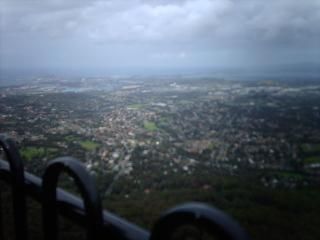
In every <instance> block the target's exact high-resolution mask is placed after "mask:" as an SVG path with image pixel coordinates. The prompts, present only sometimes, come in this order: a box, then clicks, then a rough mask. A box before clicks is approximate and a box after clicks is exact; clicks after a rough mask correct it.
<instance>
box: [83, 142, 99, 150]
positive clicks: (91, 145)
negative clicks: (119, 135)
mask: <svg viewBox="0 0 320 240" xmlns="http://www.w3.org/2000/svg"><path fill="white" fill-rule="evenodd" d="M79 144H80V146H81V147H82V148H83V149H85V150H86V151H94V150H96V149H97V148H98V147H99V146H100V144H99V143H96V142H93V141H90V140H85V141H80V142H79Z"/></svg>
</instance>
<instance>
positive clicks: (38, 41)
mask: <svg viewBox="0 0 320 240" xmlns="http://www.w3.org/2000/svg"><path fill="white" fill-rule="evenodd" d="M0 9H1V10H0V11H1V28H0V31H1V33H4V34H6V36H5V37H2V43H1V42H0V43H1V49H2V50H3V51H4V56H3V57H2V58H5V57H6V56H7V58H8V59H12V61H13V62H14V59H15V58H18V57H19V54H18V53H17V52H16V50H15V49H18V50H19V51H25V53H23V54H25V55H26V56H28V54H29V52H30V51H33V53H34V51H35V52H37V48H38V47H39V45H40V48H43V49H46V48H48V47H52V48H53V49H56V50H57V49H58V52H60V53H61V54H63V53H68V54H69V57H66V59H69V61H71V60H72V61H75V62H77V61H79V60H77V59H79V56H81V57H82V63H83V64H84V65H85V63H86V61H85V60H83V59H84V58H86V57H90V56H94V57H95V59H97V61H102V60H104V59H105V60H110V59H111V60H112V62H113V64H115V65H116V64H118V63H117V61H119V62H121V61H120V60H118V59H123V58H126V60H125V61H124V62H127V64H129V65H130V64H131V63H139V62H140V63H141V65H143V64H145V60H144V59H146V58H147V59H148V61H147V63H148V64H154V65H157V64H159V63H162V62H163V61H164V60H166V59H167V60H168V64H173V65H174V64H177V65H183V64H185V65H193V64H198V65H201V64H202V63H206V64H208V62H211V63H212V64H215V63H216V62H217V61H218V62H219V63H224V62H225V63H226V64H227V63H231V64H237V62H238V61H240V62H241V59H242V58H243V57H245V55H246V54H247V55H248V54H249V53H248V51H249V52H250V51H251V52H252V51H253V52H254V53H253V54H252V53H251V55H261V54H264V53H270V51H271V52H272V51H274V52H275V55H277V54H279V53H277V52H279V49H281V55H282V58H283V59H286V58H288V57H289V55H291V56H293V55H294V56H300V58H301V59H298V60H306V59H305V58H310V59H312V60H314V59H315V58H317V57H318V56H319V50H318V49H319V42H320V28H319V22H320V1H318V0H306V1H294V0H273V1H258V0H242V1H235V0H194V1H191V0H189V1H182V0H181V1H168V0H162V1H155V0H153V1H146V0H145V1H142V0H140V1H139V0H133V1H124V0H120V1H119V0H117V1H116V0H111V1H90V0H80V1H79V0H78V1H76V0H73V1H63V0H55V1H54V0H50V1H36V0H30V1H26V0H24V1H22V0H21V1H18V0H2V1H1V2H0ZM19 38H20V40H19ZM120 45H121V46H120ZM27 46H28V47H27ZM84 46H85V48H84ZM297 49H298V50H297ZM79 51H82V53H81V54H80V53H79ZM101 52H103V53H101ZM139 53H140V54H139ZM30 54H31V53H30ZM137 54H138V55H137ZM31 55H32V54H31ZM269 55H270V54H269ZM266 56H268V54H266ZM251 57H252V56H251ZM43 58H44V59H45V58H46V54H43ZM47 58H48V59H49V58H50V59H51V60H50V61H51V62H55V60H54V59H59V58H62V57H61V56H58V55H57V54H56V53H54V52H53V53H52V52H50V51H47ZM253 58H254V59H255V60H254V61H256V60H257V59H256V57H253ZM273 58H274V59H276V58H277V57H273ZM52 59H53V60H52ZM270 60H272V57H271V59H270ZM8 61H9V60H8ZM50 61H49V62H48V64H51V62H50ZM56 61H58V60H56ZM122 61H123V60H122ZM209 65H210V64H209Z"/></svg>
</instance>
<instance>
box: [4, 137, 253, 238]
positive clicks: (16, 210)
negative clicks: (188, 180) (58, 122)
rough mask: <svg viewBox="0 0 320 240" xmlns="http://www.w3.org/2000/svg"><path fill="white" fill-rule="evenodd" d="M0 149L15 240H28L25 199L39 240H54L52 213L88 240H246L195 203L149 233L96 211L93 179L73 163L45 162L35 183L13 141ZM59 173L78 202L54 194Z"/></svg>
mask: <svg viewBox="0 0 320 240" xmlns="http://www.w3.org/2000/svg"><path fill="white" fill-rule="evenodd" d="M0 146H1V147H2V149H3V150H4V153H5V155H6V159H7V161H5V160H1V159H0V180H3V181H6V182H8V183H9V184H10V185H11V188H12V197H13V201H12V204H13V217H14V229H15V233H16V234H15V237H16V239H17V240H22V239H28V226H27V217H28V216H27V210H28V209H27V208H26V196H27V195H28V196H31V197H32V198H34V199H35V200H37V201H39V202H40V203H41V205H42V222H43V233H44V239H45V240H56V239H58V217H57V216H58V212H59V213H61V214H63V215H64V216H66V217H68V218H69V219H71V220H72V221H73V222H75V223H77V224H79V225H80V226H83V227H85V228H86V230H87V239H90V240H95V239H101V240H102V239H106V240H170V239H172V240H183V239H199V240H200V239H227V240H247V239H249V237H248V236H247V234H246V233H245V231H244V230H243V229H242V228H241V227H240V226H239V225H238V224H237V223H236V222H235V221H234V220H233V219H232V218H230V217H229V216H227V215H226V214H225V213H223V212H222V211H220V210H218V209H216V208H214V207H211V206H208V205H205V204H201V203H188V204H184V205H180V206H178V207H175V208H173V209H171V210H169V211H167V212H165V213H164V214H163V215H162V216H161V217H160V219H158V221H157V222H156V223H155V224H154V227H153V228H152V230H151V231H150V232H149V231H147V230H145V229H142V228H140V227H138V226H136V225H134V224H132V223H130V222H128V221H126V220H124V219H122V218H120V217H118V216H116V215H114V214H111V213H109V212H107V211H104V210H103V209H102V207H101V200H100V197H99V193H98V191H97V188H96V186H95V184H94V181H93V178H92V177H91V176H90V175H89V174H88V172H87V171H86V169H85V167H84V166H83V165H82V164H81V163H80V162H79V161H78V160H76V159H74V158H71V157H62V158H57V159H55V160H53V161H51V162H50V163H49V164H48V166H47V167H46V170H45V173H44V176H43V177H42V179H41V178H39V177H37V176H35V175H33V174H30V173H28V172H26V171H24V166H23V162H22V160H21V157H20V155H19V151H18V149H17V147H16V145H15V143H14V141H12V140H10V139H8V138H6V137H4V136H0ZM63 172H65V173H67V174H68V175H69V176H70V177H72V178H73V179H74V180H75V183H76V185H77V187H78V188H79V190H80V193H81V196H82V199H83V200H82V199H80V198H78V197H76V196H74V195H73V194H71V193H69V192H66V191H64V190H62V189H60V188H57V183H58V177H59V175H60V174H61V173H63ZM0 193H1V189H0ZM1 210H2V209H1V198H0V237H1V234H3V229H2V222H1V218H2V214H1ZM58 210H59V211H58ZM190 229H198V230H193V231H191V230H190ZM197 231H198V232H197ZM204 232H205V234H204Z"/></svg>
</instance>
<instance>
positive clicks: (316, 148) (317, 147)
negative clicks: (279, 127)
mask: <svg viewBox="0 0 320 240" xmlns="http://www.w3.org/2000/svg"><path fill="white" fill-rule="evenodd" d="M301 149H302V151H303V152H305V153H316V152H320V144H308V143H305V144H302V145H301Z"/></svg>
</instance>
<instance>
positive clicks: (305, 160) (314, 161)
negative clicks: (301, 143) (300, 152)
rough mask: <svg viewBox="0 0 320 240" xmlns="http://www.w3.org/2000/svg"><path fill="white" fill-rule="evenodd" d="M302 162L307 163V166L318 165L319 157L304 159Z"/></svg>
mask: <svg viewBox="0 0 320 240" xmlns="http://www.w3.org/2000/svg"><path fill="white" fill-rule="evenodd" d="M304 162H305V163H307V164H312V163H320V156H311V157H306V158H305V159H304Z"/></svg>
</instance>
